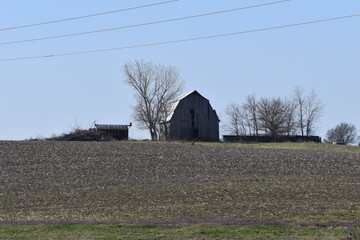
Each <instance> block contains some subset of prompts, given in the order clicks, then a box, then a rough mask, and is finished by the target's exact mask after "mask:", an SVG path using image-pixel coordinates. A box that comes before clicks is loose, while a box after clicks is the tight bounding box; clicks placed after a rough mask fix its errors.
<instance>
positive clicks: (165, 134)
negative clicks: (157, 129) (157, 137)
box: [161, 91, 220, 142]
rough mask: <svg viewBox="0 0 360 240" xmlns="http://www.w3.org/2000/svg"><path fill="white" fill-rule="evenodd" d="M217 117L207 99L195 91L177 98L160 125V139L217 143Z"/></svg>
mask: <svg viewBox="0 0 360 240" xmlns="http://www.w3.org/2000/svg"><path fill="white" fill-rule="evenodd" d="M219 122H220V120H219V117H218V115H217V114H216V111H215V110H214V109H213V108H212V107H211V105H210V102H209V100H208V99H206V98H204V97H203V96H201V95H200V93H198V92H197V91H192V92H190V93H187V94H185V95H183V96H182V97H180V98H179V100H178V101H176V102H175V103H173V104H172V105H171V107H170V111H169V115H168V117H167V118H166V121H165V122H164V123H163V124H162V131H161V132H162V139H163V140H169V141H176V140H180V141H193V140H195V139H197V140H199V141H204V142H218V141H219Z"/></svg>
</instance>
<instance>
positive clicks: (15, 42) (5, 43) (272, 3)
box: [0, 0, 290, 45]
mask: <svg viewBox="0 0 360 240" xmlns="http://www.w3.org/2000/svg"><path fill="white" fill-rule="evenodd" d="M288 1H290V0H282V1H277V2H271V3H265V4H258V5H253V6H247V7H241V8H233V9H228V10H223V11H218V12H210V13H204V14H198V15H192V16H186V17H179V18H171V19H166V20H160V21H155V22H147V23H140V24H134V25H128V26H121V27H114V28H106V29H100V30H94V31H88V32H80V33H71V34H64V35H57V36H50V37H42V38H33V39H26V40H18V41H11V42H0V45H9V44H17V43H26V42H34V41H42V40H50V39H56V38H66V37H74V36H79V35H85V34H94V33H101V32H108V31H115V30H121V29H127V28H136V27H142V26H148V25H155V24H161V23H168V22H175V21H181V20H186V19H192V18H199V17H205V16H211V15H216V14H223V13H229V12H235V11H240V10H245V9H250V8H257V7H264V6H268V5H274V4H279V3H284V2H288Z"/></svg>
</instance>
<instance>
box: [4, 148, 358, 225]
mask: <svg viewBox="0 0 360 240" xmlns="http://www.w3.org/2000/svg"><path fill="white" fill-rule="evenodd" d="M359 173H360V159H359V154H356V153H335V152H320V151H304V150H282V149H255V148H235V147H217V146H191V145H184V144H154V143H119V142H106V143H104V142H50V141H39V142H0V182H1V185H0V203H1V204H0V205H1V206H0V221H1V223H3V224H4V223H15V222H21V223H26V222H30V223H31V222H37V221H40V222H52V221H55V222H58V221H70V222H71V221H80V222H93V221H103V222H127V223H139V222H140V223H181V222H186V223H198V222H214V223H231V224H240V225H253V224H254V225H258V224H276V223H299V224H304V225H312V224H320V225H321V224H325V225H351V224H360V174H359Z"/></svg>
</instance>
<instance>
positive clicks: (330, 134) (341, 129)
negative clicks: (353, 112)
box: [325, 122, 357, 145]
mask: <svg viewBox="0 0 360 240" xmlns="http://www.w3.org/2000/svg"><path fill="white" fill-rule="evenodd" d="M356 133H357V130H356V127H355V125H354V124H351V123H344V122H342V123H340V124H338V125H337V126H336V127H335V128H332V129H330V130H328V131H327V133H326V140H325V141H326V142H328V143H331V142H343V143H344V144H345V145H348V144H351V143H355V142H356Z"/></svg>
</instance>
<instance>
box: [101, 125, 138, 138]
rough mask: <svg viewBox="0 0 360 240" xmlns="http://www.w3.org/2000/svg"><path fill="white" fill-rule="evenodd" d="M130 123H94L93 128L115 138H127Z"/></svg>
mask: <svg viewBox="0 0 360 240" xmlns="http://www.w3.org/2000/svg"><path fill="white" fill-rule="evenodd" d="M131 125H132V124H131V123H130V124H129V125H115V124H95V130H96V131H98V132H102V133H105V134H106V135H109V136H111V137H113V138H114V139H116V140H128V139H129V128H130V127H131Z"/></svg>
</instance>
